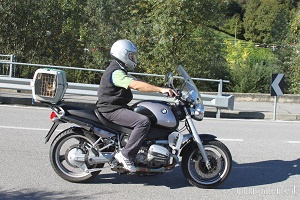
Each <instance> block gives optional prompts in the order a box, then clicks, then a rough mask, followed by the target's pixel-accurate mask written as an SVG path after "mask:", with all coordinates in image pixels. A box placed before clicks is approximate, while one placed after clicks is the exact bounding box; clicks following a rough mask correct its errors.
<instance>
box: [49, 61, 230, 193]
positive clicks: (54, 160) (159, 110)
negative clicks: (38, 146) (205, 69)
mask: <svg viewBox="0 0 300 200" xmlns="http://www.w3.org/2000/svg"><path fill="white" fill-rule="evenodd" d="M178 73H179V75H180V76H181V77H182V78H183V79H181V80H182V82H183V83H182V87H181V88H180V89H176V88H175V87H174V85H173V84H174V83H173V79H174V77H173V75H172V73H169V74H168V76H167V77H168V86H169V87H171V88H173V89H175V90H176V91H177V93H178V96H176V97H174V103H172V104H171V103H168V102H166V101H158V100H142V101H138V102H136V103H134V104H133V105H132V106H131V107H130V109H132V110H133V111H134V112H137V113H140V114H143V115H146V116H148V117H149V118H150V119H151V122H152V125H151V128H150V131H149V133H148V136H147V139H146V140H145V141H144V143H143V146H142V147H141V149H140V150H139V152H138V154H137V156H136V159H135V160H134V164H135V166H136V168H137V172H135V173H134V174H136V175H141V176H145V175H157V174H162V173H165V172H171V171H172V170H174V169H175V167H176V165H177V164H180V165H181V169H182V173H183V174H184V176H185V177H186V179H187V180H188V182H189V183H190V184H192V185H194V186H196V187H199V188H215V187H216V186H217V185H219V184H220V183H222V182H224V181H225V180H226V178H227V177H228V176H229V174H230V171H231V167H232V157H231V154H230V151H229V150H228V148H227V147H226V146H225V145H224V144H223V143H222V142H220V141H218V140H217V138H216V137H215V136H213V135H210V134H199V133H198V131H197V130H196V128H195V125H194V120H196V121H201V120H202V119H203V117H204V106H203V102H202V99H201V96H200V94H199V92H198V90H197V88H196V86H195V84H194V83H193V81H192V79H191V78H190V77H189V75H188V74H187V73H186V71H185V70H184V68H183V67H182V66H179V67H178ZM48 105H49V106H50V108H51V110H52V111H53V112H52V113H51V115H50V118H51V120H52V122H53V125H52V127H51V129H50V130H49V132H48V134H47V136H46V138H45V140H46V143H47V142H48V141H49V140H50V138H51V136H52V135H53V133H54V131H55V130H56V128H57V127H58V125H60V124H63V123H71V124H72V126H71V125H70V126H71V127H70V128H68V129H66V130H64V131H62V132H60V133H59V134H57V135H56V137H55V138H54V139H53V141H52V144H51V147H50V162H51V165H52V167H53V169H54V170H55V172H56V173H57V174H58V175H59V176H60V177H61V178H63V179H65V180H67V181H70V182H75V183H80V182H86V181H89V180H91V179H92V178H94V177H95V176H97V175H98V174H99V173H100V172H101V170H103V169H104V168H110V169H111V170H112V171H115V172H118V173H120V174H132V173H130V172H129V171H126V170H125V169H124V168H123V166H122V164H120V163H118V161H117V160H116V159H115V158H114V155H115V154H116V153H117V152H118V151H120V150H121V149H122V148H123V147H124V146H125V144H126V142H127V141H128V138H129V136H130V133H131V131H132V129H130V128H128V127H122V126H119V125H117V124H114V123H112V122H110V121H108V120H107V119H106V118H104V117H103V116H102V114H101V113H100V112H99V111H98V110H97V109H94V110H93V109H87V108H80V107H73V106H68V105H65V104H63V102H61V101H60V102H59V103H56V104H54V105H53V104H48ZM74 124H75V126H74ZM180 124H181V125H180ZM180 126H183V127H182V128H179V127H180ZM179 158H181V159H179ZM179 160H181V162H179Z"/></svg>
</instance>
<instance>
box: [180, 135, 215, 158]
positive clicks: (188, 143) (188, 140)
mask: <svg viewBox="0 0 300 200" xmlns="http://www.w3.org/2000/svg"><path fill="white" fill-rule="evenodd" d="M199 136H200V139H201V141H202V142H203V141H211V140H215V139H216V138H217V137H216V136H214V135H210V134H199ZM192 138H193V135H192V134H186V135H184V136H183V141H182V144H183V145H182V147H181V151H180V154H179V155H180V156H182V154H183V153H184V152H185V151H187V150H188V149H189V148H190V147H193V144H195V143H194V142H193V140H192ZM195 148H198V147H197V145H196V144H195Z"/></svg>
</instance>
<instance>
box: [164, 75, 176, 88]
mask: <svg viewBox="0 0 300 200" xmlns="http://www.w3.org/2000/svg"><path fill="white" fill-rule="evenodd" d="M173 80H174V77H173V73H172V72H169V73H168V74H167V75H166V76H165V82H166V83H167V86H168V87H169V88H174V85H173Z"/></svg>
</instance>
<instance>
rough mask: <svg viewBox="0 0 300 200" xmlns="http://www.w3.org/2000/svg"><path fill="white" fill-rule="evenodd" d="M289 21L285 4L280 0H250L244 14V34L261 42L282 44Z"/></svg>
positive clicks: (247, 37)
mask: <svg viewBox="0 0 300 200" xmlns="http://www.w3.org/2000/svg"><path fill="white" fill-rule="evenodd" d="M288 21H289V18H288V13H287V9H286V7H285V4H281V3H280V2H279V1H277V0H253V1H248V2H247V5H246V11H245V15H244V28H245V34H244V36H245V38H246V39H247V40H252V41H253V42H257V43H260V44H262V43H266V44H281V42H282V41H283V39H284V38H285V36H286V30H287V25H288Z"/></svg>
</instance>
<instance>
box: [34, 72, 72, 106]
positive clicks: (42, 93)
mask: <svg viewBox="0 0 300 200" xmlns="http://www.w3.org/2000/svg"><path fill="white" fill-rule="evenodd" d="M31 87H32V98H33V100H34V102H41V103H43V102H46V103H51V104H56V103H58V102H59V101H61V100H62V98H63V97H64V94H65V92H66V90H67V87H68V83H67V78H66V73H65V71H63V70H56V69H38V70H36V72H35V74H34V77H33V80H32V82H31Z"/></svg>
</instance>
